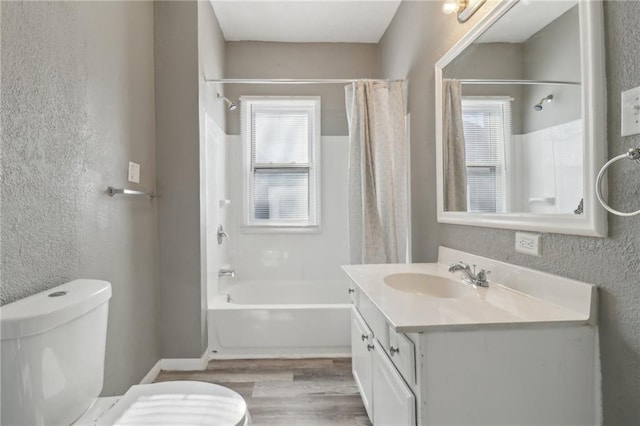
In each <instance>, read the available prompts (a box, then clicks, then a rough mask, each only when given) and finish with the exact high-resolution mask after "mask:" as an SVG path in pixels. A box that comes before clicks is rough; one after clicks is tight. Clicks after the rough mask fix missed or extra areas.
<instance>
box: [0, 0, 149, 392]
mask: <svg viewBox="0 0 640 426" xmlns="http://www.w3.org/2000/svg"><path fill="white" fill-rule="evenodd" d="M1 26H2V36H1V40H2V41H1V43H2V45H1V51H2V58H1V59H2V80H1V88H2V115H1V119H2V139H1V141H2V191H3V198H2V204H1V223H0V229H2V235H1V244H2V247H3V253H2V261H1V266H2V267H1V271H2V287H1V289H0V296H1V298H2V303H8V302H11V301H13V300H16V299H19V298H22V297H25V296H28V295H30V294H33V293H36V292H39V291H42V290H45V289H47V288H50V287H53V286H56V285H59V284H61V283H63V282H65V281H68V280H72V279H76V278H98V279H104V280H107V281H110V282H111V283H112V285H113V297H112V299H111V304H110V312H109V314H110V317H109V331H108V337H107V339H108V341H107V357H106V374H105V386H104V393H105V394H117V393H121V392H122V391H124V390H125V389H126V388H127V387H129V386H131V385H132V384H134V383H136V382H138V381H139V380H140V379H141V378H142V377H143V376H144V375H145V374H146V373H147V372H148V371H149V369H150V368H151V367H152V366H153V365H154V364H155V362H156V361H157V360H158V358H159V355H158V341H157V340H158V339H157V333H156V316H157V299H158V291H157V284H156V283H157V280H158V277H157V268H158V256H157V212H156V205H155V202H152V201H150V200H149V199H146V198H135V199H134V198H123V197H119V198H116V197H114V198H110V197H108V196H107V195H106V194H105V189H106V187H107V186H108V185H113V186H120V187H122V186H124V185H126V186H128V187H131V188H133V189H144V190H149V189H153V188H154V186H155V152H154V137H155V134H154V90H153V14H152V4H151V3H150V2H131V3H128V2H108V3H99V2H91V3H86V2H65V3H62V2H6V3H4V4H3V5H2V18H1ZM129 160H132V161H136V162H138V163H140V164H141V167H142V170H141V183H140V184H139V185H135V184H131V185H129V184H127V183H126V176H127V175H126V172H127V162H128V161H129Z"/></svg>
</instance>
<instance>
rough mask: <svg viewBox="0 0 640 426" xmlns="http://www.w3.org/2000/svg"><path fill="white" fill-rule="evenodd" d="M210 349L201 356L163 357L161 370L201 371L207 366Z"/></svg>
mask: <svg viewBox="0 0 640 426" xmlns="http://www.w3.org/2000/svg"><path fill="white" fill-rule="evenodd" d="M208 361H209V356H208V351H206V352H205V353H203V354H202V356H201V357H200V358H163V359H161V360H160V369H161V370H170V371H200V370H204V369H206V368H207V362H208Z"/></svg>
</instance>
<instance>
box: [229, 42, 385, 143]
mask: <svg viewBox="0 0 640 426" xmlns="http://www.w3.org/2000/svg"><path fill="white" fill-rule="evenodd" d="M226 61H227V62H226V65H225V74H226V75H225V77H227V78H302V79H314V78H377V77H378V52H377V46H376V45H375V44H369V43H272V42H256V41H236V42H228V43H227V57H226ZM226 90H227V95H228V96H229V97H230V98H231V99H232V100H234V101H235V100H237V99H238V98H239V97H240V96H321V97H322V111H321V113H322V135H323V136H344V135H347V134H348V130H347V111H346V107H345V102H344V85H342V84H327V85H325V84H322V85H288V86H282V85H277V86H274V85H255V84H253V85H242V84H231V85H227V88H226ZM239 112H240V111H239V110H238V111H237V112H236V113H229V114H227V134H231V135H237V134H239V133H240V114H239Z"/></svg>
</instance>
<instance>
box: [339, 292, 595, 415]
mask: <svg viewBox="0 0 640 426" xmlns="http://www.w3.org/2000/svg"><path fill="white" fill-rule="evenodd" d="M494 290H495V289H494ZM352 301H353V306H352V315H351V331H352V336H351V338H352V340H351V342H352V357H353V359H352V362H353V366H352V368H353V375H354V378H355V381H356V383H357V385H358V388H359V390H360V394H361V396H362V401H363V403H364V406H365V408H366V410H367V414H368V415H369V418H370V419H371V421H372V422H373V424H374V426H427V425H429V426H431V425H462V424H464V425H487V424H518V425H531V426H533V425H536V426H539V425H557V424H580V425H589V424H592V425H595V424H597V421H596V420H594V419H597V418H599V414H598V411H599V409H598V407H599V400H598V399H597V398H598V393H597V392H595V389H597V388H598V386H599V382H598V380H597V376H595V375H594V372H595V371H596V366H597V365H598V364H597V360H596V354H597V351H596V350H595V348H596V329H595V328H594V327H592V326H590V325H588V324H576V323H568V324H566V325H562V324H558V323H556V324H554V326H553V327H546V326H544V324H543V325H541V326H537V327H513V326H512V327H484V326H473V327H461V328H460V329H455V330H454V331H452V330H451V329H447V328H446V327H444V328H442V327H434V328H427V329H425V330H424V331H415V332H414V331H407V332H405V333H403V332H399V331H397V330H396V328H395V327H394V326H393V323H392V322H391V321H390V320H388V319H387V317H386V316H385V314H383V312H384V311H381V310H380V309H379V308H378V307H377V306H378V304H377V303H374V302H373V301H372V300H371V299H370V298H369V297H368V296H367V294H365V293H364V292H363V291H362V290H361V289H360V288H358V287H357V286H356V288H355V290H354V293H353V297H352ZM387 301H389V299H387ZM405 303H407V304H408V303H410V302H409V301H405ZM405 306H406V305H405ZM405 310H406V307H405V308H403V309H395V308H394V311H396V312H404V311H405ZM467 314H468V313H467Z"/></svg>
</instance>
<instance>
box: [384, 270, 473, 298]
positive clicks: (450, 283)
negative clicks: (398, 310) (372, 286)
mask: <svg viewBox="0 0 640 426" xmlns="http://www.w3.org/2000/svg"><path fill="white" fill-rule="evenodd" d="M384 283H385V284H386V285H388V286H389V287H392V288H395V289H396V290H399V291H403V292H405V293H412V294H417V295H420V296H427V297H440V298H459V297H473V296H475V294H476V291H475V289H474V288H473V287H471V286H468V285H466V284H463V283H461V282H459V281H455V280H450V279H448V278H444V277H440V276H438V275H429V274H415V273H401V274H391V275H387V276H386V277H384Z"/></svg>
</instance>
